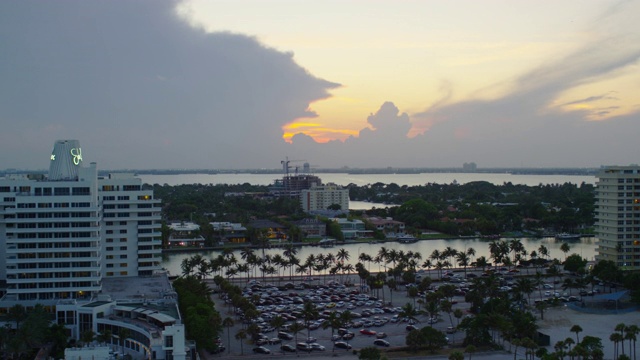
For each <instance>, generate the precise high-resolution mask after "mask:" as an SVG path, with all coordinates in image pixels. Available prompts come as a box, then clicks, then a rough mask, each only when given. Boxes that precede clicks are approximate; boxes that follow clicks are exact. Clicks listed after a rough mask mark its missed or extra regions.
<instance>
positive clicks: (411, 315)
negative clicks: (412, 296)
mask: <svg viewBox="0 0 640 360" xmlns="http://www.w3.org/2000/svg"><path fill="white" fill-rule="evenodd" d="M418 315H419V312H418V310H417V309H416V308H415V307H414V306H413V305H411V303H406V304H405V305H404V306H403V307H402V308H401V310H400V312H399V313H398V317H400V318H406V319H407V320H413V321H415V322H418Z"/></svg>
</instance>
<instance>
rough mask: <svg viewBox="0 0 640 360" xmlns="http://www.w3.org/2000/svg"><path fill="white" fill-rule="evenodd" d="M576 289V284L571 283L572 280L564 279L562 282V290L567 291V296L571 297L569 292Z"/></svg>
mask: <svg viewBox="0 0 640 360" xmlns="http://www.w3.org/2000/svg"><path fill="white" fill-rule="evenodd" d="M574 287H576V282H575V281H573V279H572V278H566V279H564V281H563V282H562V290H564V291H567V289H569V295H571V290H572V289H573V288H574Z"/></svg>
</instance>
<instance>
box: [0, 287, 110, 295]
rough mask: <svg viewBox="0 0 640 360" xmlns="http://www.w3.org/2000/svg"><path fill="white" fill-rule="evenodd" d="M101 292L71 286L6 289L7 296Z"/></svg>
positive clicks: (90, 288) (96, 289)
mask: <svg viewBox="0 0 640 360" xmlns="http://www.w3.org/2000/svg"><path fill="white" fill-rule="evenodd" d="M100 290H102V286H100V285H94V286H82V287H73V286H71V287H70V286H65V287H52V288H42V289H38V288H35V289H17V288H11V287H8V288H7V293H8V294H34V293H51V292H79V291H84V292H88V293H90V292H94V291H100Z"/></svg>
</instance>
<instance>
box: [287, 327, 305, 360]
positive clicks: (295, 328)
mask: <svg viewBox="0 0 640 360" xmlns="http://www.w3.org/2000/svg"><path fill="white" fill-rule="evenodd" d="M302 330H304V325H302V324H300V323H299V322H294V323H293V324H291V326H289V331H291V332H292V333H293V336H294V339H295V340H294V341H295V342H296V344H297V343H298V334H299V333H300V332H301V331H302ZM296 353H298V347H297V346H296Z"/></svg>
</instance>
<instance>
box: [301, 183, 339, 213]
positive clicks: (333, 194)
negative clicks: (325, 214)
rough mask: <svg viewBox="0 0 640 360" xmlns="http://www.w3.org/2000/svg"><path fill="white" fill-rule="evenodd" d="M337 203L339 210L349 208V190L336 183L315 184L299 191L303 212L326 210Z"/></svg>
mask: <svg viewBox="0 0 640 360" xmlns="http://www.w3.org/2000/svg"><path fill="white" fill-rule="evenodd" d="M333 204H338V205H340V207H341V210H349V190H348V189H344V188H342V187H341V186H338V185H336V184H326V185H319V186H318V185H316V186H312V187H311V188H310V189H307V190H302V191H301V193H300V205H301V206H302V210H303V211H305V212H312V211H317V210H326V209H327V208H328V207H329V206H331V205H333Z"/></svg>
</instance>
